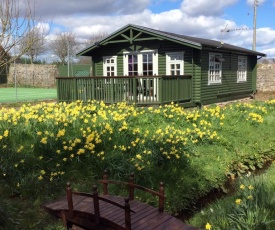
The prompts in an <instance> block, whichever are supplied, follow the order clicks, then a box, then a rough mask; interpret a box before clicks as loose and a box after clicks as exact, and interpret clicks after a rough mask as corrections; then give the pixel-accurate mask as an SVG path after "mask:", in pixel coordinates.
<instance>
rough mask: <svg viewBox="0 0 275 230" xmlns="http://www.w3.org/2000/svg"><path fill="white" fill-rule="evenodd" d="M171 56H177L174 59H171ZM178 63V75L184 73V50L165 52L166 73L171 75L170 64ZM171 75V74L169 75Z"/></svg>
mask: <svg viewBox="0 0 275 230" xmlns="http://www.w3.org/2000/svg"><path fill="white" fill-rule="evenodd" d="M172 56H178V58H177V59H176V60H172V59H171V57H172ZM172 64H173V65H178V64H179V65H180V75H183V74H184V52H170V53H166V75H169V76H170V75H171V65H172ZM171 76H172V75H171Z"/></svg>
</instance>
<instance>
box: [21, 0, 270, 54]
mask: <svg viewBox="0 0 275 230" xmlns="http://www.w3.org/2000/svg"><path fill="white" fill-rule="evenodd" d="M19 1H25V0H19ZM154 1H155V2H154V4H158V5H159V7H160V6H162V5H164V4H165V2H168V1H178V2H179V3H180V1H181V2H182V4H181V8H179V9H174V10H169V11H168V10H166V11H165V10H163V11H162V12H161V13H153V12H152V11H151V10H149V9H148V6H149V5H150V3H153V0H139V1H137V0H127V1H126V0H78V1H76V0H57V1H56V0H55V1H54V0H47V1H45V0H36V2H37V3H36V7H37V11H36V15H38V16H39V17H42V19H48V20H49V21H51V20H52V26H51V30H50V33H51V34H49V35H48V36H47V37H48V38H52V37H54V36H53V35H54V34H57V33H60V32H63V31H70V32H73V33H74V34H75V35H76V36H77V38H78V39H79V40H85V39H89V38H90V37H91V36H92V35H93V34H96V33H101V32H102V33H108V34H110V33H112V32H114V31H116V30H118V29H120V28H121V27H123V26H125V25H127V24H137V25H142V26H146V27H150V28H154V29H159V30H163V31H168V32H173V33H178V34H184V35H189V36H195V37H201V38H209V39H214V40H221V41H224V42H226V43H230V44H233V45H238V46H241V47H244V48H248V49H251V47H252V37H253V31H252V30H248V31H231V32H229V33H225V32H224V33H221V29H224V28H225V27H226V25H227V28H242V27H249V26H246V25H238V24H237V23H236V22H234V20H233V19H232V18H231V17H230V19H231V20H226V19H225V16H224V15H223V12H224V9H225V8H227V7H229V6H232V5H233V4H235V3H237V1H240V0H154ZM246 1H247V3H250V4H251V3H253V2H254V0H246ZM264 1H266V0H259V4H263V3H264ZM151 6H152V5H151ZM164 8H165V7H164ZM152 10H153V9H152ZM227 18H228V17H227ZM44 21H45V20H44ZM274 33H275V30H274V29H272V28H258V30H257V50H258V51H260V52H266V53H267V54H268V55H269V56H270V55H271V54H272V55H273V56H275V55H274V51H273V48H272V47H275V41H274V38H275V34H274ZM269 52H270V53H269Z"/></svg>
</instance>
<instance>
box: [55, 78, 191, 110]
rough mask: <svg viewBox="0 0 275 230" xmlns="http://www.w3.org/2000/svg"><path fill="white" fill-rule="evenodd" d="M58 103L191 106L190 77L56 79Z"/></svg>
mask: <svg viewBox="0 0 275 230" xmlns="http://www.w3.org/2000/svg"><path fill="white" fill-rule="evenodd" d="M56 79H57V93H58V95H57V97H58V101H66V102H72V101H75V100H83V101H88V100H99V101H104V102H105V103H107V104H109V103H110V104H111V103H117V102H122V101H126V102H128V103H135V104H138V105H149V104H164V103H170V102H172V101H174V102H179V103H182V102H190V101H191V100H192V76H191V75H180V76H135V77H131V76H127V77H58V78H56Z"/></svg>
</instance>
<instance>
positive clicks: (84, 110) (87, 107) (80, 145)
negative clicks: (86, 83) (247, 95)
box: [0, 101, 267, 205]
mask: <svg viewBox="0 0 275 230" xmlns="http://www.w3.org/2000/svg"><path fill="white" fill-rule="evenodd" d="M234 108H235V109H236V110H237V111H240V113H241V114H242V115H243V117H242V120H241V121H242V122H247V123H249V122H250V119H251V118H250V117H251V116H250V115H249V114H251V113H257V114H259V115H261V116H264V114H266V113H267V111H266V109H265V108H264V107H263V106H256V105H249V104H245V105H240V104H238V105H235V106H232V107H228V108H227V107H223V108H221V107H219V106H212V107H206V108H205V109H203V110H198V109H194V110H186V109H183V108H182V107H180V106H178V105H176V104H173V103H172V104H169V105H163V106H159V107H157V108H153V107H147V108H139V107H136V106H135V105H127V104H126V103H119V104H116V105H106V104H104V103H103V102H99V101H89V102H88V103H83V102H82V101H76V102H73V103H66V102H61V103H40V104H37V105H23V106H22V107H20V108H16V109H13V108H12V109H8V108H2V109H1V110H0V177H1V178H0V179H1V180H3V181H4V183H5V184H7V186H9V187H10V188H11V190H12V192H16V193H19V194H20V193H22V192H24V191H25V192H26V191H28V192H29V193H31V190H32V189H33V190H35V191H36V190H40V189H41V190H42V189H45V188H47V187H49V186H50V187H51V186H52V187H56V186H57V185H59V184H64V183H65V181H67V180H80V179H81V178H82V179H83V178H98V177H100V175H102V172H103V170H105V169H108V170H109V172H110V174H111V175H112V176H113V178H115V179H120V180H121V179H123V180H124V179H126V178H127V176H128V175H129V173H130V172H132V171H133V172H135V173H136V182H137V183H140V184H143V185H144V186H146V185H149V186H152V185H156V184H158V183H159V182H160V181H164V182H165V183H166V184H168V185H169V184H171V185H172V184H175V185H176V187H177V189H179V190H181V189H182V190H184V191H186V188H185V189H184V188H182V186H181V183H183V184H184V183H185V181H184V180H185V175H187V176H189V174H190V176H193V175H195V173H197V171H196V170H197V169H196V170H194V169H192V170H191V171H190V172H189V174H188V173H186V171H187V170H188V167H190V162H192V157H193V156H194V155H196V154H197V153H196V151H195V148H196V147H199V146H203V145H207V146H214V145H215V146H216V145H224V144H225V143H226V139H225V138H224V136H223V135H222V134H221V131H222V130H223V129H224V127H226V126H227V127H228V122H229V120H230V119H231V117H230V113H231V110H233V109H234ZM235 116H236V115H235ZM256 122H259V118H257V120H256ZM261 122H264V118H263V119H262V120H261ZM229 125H231V124H229ZM196 156H197V155H196ZM218 158H219V156H218ZM221 168H222V167H221ZM159 172H162V173H159ZM191 172H192V173H191ZM198 172H199V169H198ZM223 173H224V174H225V172H224V171H223ZM179 175H180V176H181V177H180V178H182V179H177V178H178V176H179ZM206 178H207V176H206ZM213 181H215V179H214V180H213ZM190 183H191V182H190ZM192 183H193V182H192ZM194 183H195V182H194ZM30 184H31V185H32V186H30ZM193 186H194V185H190V188H187V189H190V191H191V190H192V188H193ZM169 189H170V188H169V187H168V188H167V190H166V191H167V194H168V200H169ZM203 189H205V188H203ZM172 191H173V189H172V187H171V196H172V195H173V192H172ZM177 204H178V201H175V205H177Z"/></svg>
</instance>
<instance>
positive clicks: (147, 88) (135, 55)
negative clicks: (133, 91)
mask: <svg viewBox="0 0 275 230" xmlns="http://www.w3.org/2000/svg"><path fill="white" fill-rule="evenodd" d="M123 54H124V58H123V67H124V75H125V76H140V78H137V79H138V80H139V81H138V90H139V91H138V92H139V93H140V92H142V93H144V94H147V95H157V86H158V84H157V81H158V79H157V78H154V77H150V76H155V75H158V51H157V50H141V51H131V52H128V51H125V52H124V53H123ZM147 76H149V77H147Z"/></svg>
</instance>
